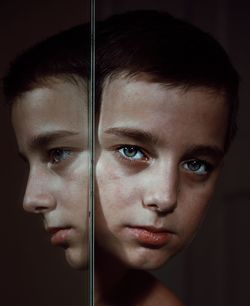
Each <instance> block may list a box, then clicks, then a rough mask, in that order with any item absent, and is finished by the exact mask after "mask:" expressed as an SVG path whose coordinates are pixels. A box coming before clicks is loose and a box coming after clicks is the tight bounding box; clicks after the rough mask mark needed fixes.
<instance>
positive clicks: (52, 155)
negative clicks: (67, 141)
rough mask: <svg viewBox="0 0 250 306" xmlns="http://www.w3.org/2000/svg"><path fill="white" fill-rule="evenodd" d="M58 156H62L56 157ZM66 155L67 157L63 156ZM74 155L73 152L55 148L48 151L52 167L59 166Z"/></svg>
mask: <svg viewBox="0 0 250 306" xmlns="http://www.w3.org/2000/svg"><path fill="white" fill-rule="evenodd" d="M56 154H60V155H62V156H60V157H56ZM64 154H66V156H63V155H64ZM71 154H72V152H71V150H69V149H66V148H53V149H50V150H48V159H49V162H50V163H51V164H52V165H57V164H59V163H61V162H63V161H64V160H66V159H67V158H68V157H69V156H70V155H71Z"/></svg>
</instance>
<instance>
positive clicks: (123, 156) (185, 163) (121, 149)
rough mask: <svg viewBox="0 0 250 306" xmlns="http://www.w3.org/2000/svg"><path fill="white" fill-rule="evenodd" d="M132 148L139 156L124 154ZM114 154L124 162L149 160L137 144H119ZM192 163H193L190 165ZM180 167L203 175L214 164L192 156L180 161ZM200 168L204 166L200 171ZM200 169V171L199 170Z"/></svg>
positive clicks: (210, 170) (208, 171) (211, 169)
mask: <svg viewBox="0 0 250 306" xmlns="http://www.w3.org/2000/svg"><path fill="white" fill-rule="evenodd" d="M126 149H127V150H128V149H130V150H131V149H132V150H131V151H134V153H135V156H136V155H137V154H138V152H140V153H141V156H140V158H134V156H131V157H129V156H126V154H125V152H124V151H125V150H126ZM116 154H118V158H120V159H122V160H125V161H126V162H132V163H136V162H137V163H138V162H145V161H148V160H149V157H148V154H146V153H145V150H143V149H142V148H141V147H139V146H133V145H123V146H119V147H118V148H117V149H116ZM192 163H193V165H192ZM181 165H182V167H183V168H184V170H185V171H187V172H191V173H193V174H196V175H199V176H205V175H208V174H209V173H211V172H212V171H213V169H214V166H213V165H212V164H211V163H209V162H208V161H206V160H201V159H197V158H193V159H190V160H185V161H183V162H182V163H181ZM190 166H194V167H195V166H198V168H197V169H190ZM201 168H204V169H203V170H202V171H200V169H201ZM199 171H200V172H199Z"/></svg>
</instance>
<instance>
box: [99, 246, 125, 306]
mask: <svg viewBox="0 0 250 306" xmlns="http://www.w3.org/2000/svg"><path fill="white" fill-rule="evenodd" d="M127 273H128V268H127V267H126V266H125V265H124V264H122V263H121V262H120V261H119V260H117V259H116V258H115V257H113V256H112V255H110V254H109V253H107V252H105V251H104V250H103V249H101V248H98V247H96V248H95V305H112V302H109V300H112V295H113V293H114V291H115V290H116V289H115V288H118V287H119V286H120V284H121V283H122V282H123V280H124V279H125V277H126V275H127Z"/></svg>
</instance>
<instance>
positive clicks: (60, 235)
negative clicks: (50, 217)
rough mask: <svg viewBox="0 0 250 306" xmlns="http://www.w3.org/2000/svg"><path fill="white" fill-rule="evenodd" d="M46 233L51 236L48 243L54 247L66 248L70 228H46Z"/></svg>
mask: <svg viewBox="0 0 250 306" xmlns="http://www.w3.org/2000/svg"><path fill="white" fill-rule="evenodd" d="M46 230H47V232H48V233H49V234H50V235H51V238H50V241H51V243H52V244H53V245H56V246H62V247H66V246H67V240H68V238H69V237H68V235H69V233H70V230H71V227H69V226H63V227H48V228H47V229H46Z"/></svg>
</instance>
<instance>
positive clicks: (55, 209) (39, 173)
mask: <svg viewBox="0 0 250 306" xmlns="http://www.w3.org/2000/svg"><path fill="white" fill-rule="evenodd" d="M86 105H87V96H86V92H85V90H84V89H83V88H80V86H79V87H78V86H76V85H72V84H71V83H69V82H63V81H62V80H57V81H56V82H55V80H53V81H52V82H51V84H50V86H47V87H42V88H36V89H34V90H31V91H29V92H27V93H25V94H24V95H23V96H22V97H21V98H18V99H17V101H16V102H15V103H14V105H13V109H12V122H13V126H14V129H15V133H16V138H17V142H18V147H19V151H20V154H21V155H22V156H23V157H24V158H25V160H27V162H28V164H29V178H28V182H27V187H26V191H25V196H24V200H23V206H24V209H25V210H26V211H29V212H32V213H36V214H40V215H41V216H42V217H43V221H44V227H45V229H46V231H48V233H49V234H50V235H51V242H52V244H53V245H57V246H61V247H63V248H64V249H65V254H66V258H67V261H68V262H69V264H70V265H71V266H72V267H74V268H77V269H80V268H84V267H86V264H87V232H86V225H87V219H86V218H87V184H88V166H87V164H88V147H87V143H88V138H87V137H88V136H87V135H88V125H87V109H86V108H87V106H86Z"/></svg>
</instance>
